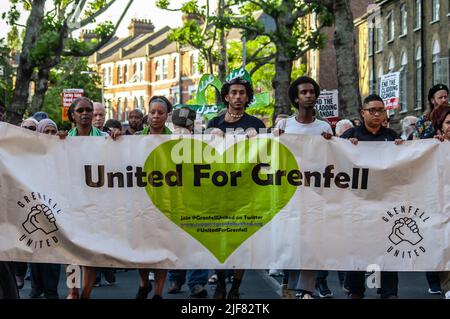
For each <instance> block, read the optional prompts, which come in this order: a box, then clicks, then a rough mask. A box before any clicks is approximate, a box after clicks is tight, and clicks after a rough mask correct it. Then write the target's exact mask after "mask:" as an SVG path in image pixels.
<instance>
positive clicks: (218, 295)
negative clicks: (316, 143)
mask: <svg viewBox="0 0 450 319" xmlns="http://www.w3.org/2000/svg"><path fill="white" fill-rule="evenodd" d="M220 95H221V97H222V101H223V102H224V103H225V105H226V106H227V111H226V112H225V113H223V114H222V115H219V116H216V117H215V118H213V119H212V120H211V121H209V123H208V127H207V128H208V129H212V131H211V133H212V134H219V135H222V136H223V135H224V134H225V133H231V134H241V133H244V132H245V134H246V135H247V136H248V137H251V136H255V135H256V134H257V133H258V131H259V130H260V129H264V128H265V126H264V123H263V121H261V120H260V119H258V118H256V117H254V116H251V115H248V114H247V113H245V109H246V108H247V107H248V105H249V104H250V102H251V101H252V100H253V88H252V86H251V84H250V83H249V82H248V81H246V80H244V79H242V78H235V79H233V80H230V81H229V82H226V83H225V84H224V85H223V87H222V90H221V92H220ZM244 271H245V270H244V269H235V270H234V274H233V283H232V285H231V289H230V291H229V293H228V295H227V291H226V283H225V270H223V269H221V270H217V271H216V272H217V278H218V280H217V286H216V290H215V292H214V297H213V298H214V299H225V297H227V298H228V299H239V287H240V285H241V281H242V277H243V276H244Z"/></svg>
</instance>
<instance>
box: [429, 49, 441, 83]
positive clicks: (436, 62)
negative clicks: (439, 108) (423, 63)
mask: <svg viewBox="0 0 450 319" xmlns="http://www.w3.org/2000/svg"><path fill="white" fill-rule="evenodd" d="M431 57H432V58H431V65H432V70H433V85H435V84H438V83H440V82H441V46H440V45H439V41H438V40H434V42H433V49H432V54H431Z"/></svg>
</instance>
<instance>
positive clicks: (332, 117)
mask: <svg viewBox="0 0 450 319" xmlns="http://www.w3.org/2000/svg"><path fill="white" fill-rule="evenodd" d="M316 111H317V113H318V115H319V116H320V117H322V118H325V119H327V120H328V121H329V122H330V124H331V126H333V127H334V126H335V125H336V123H337V121H339V100H338V91H337V90H331V91H322V92H320V95H319V98H318V99H317V102H316Z"/></svg>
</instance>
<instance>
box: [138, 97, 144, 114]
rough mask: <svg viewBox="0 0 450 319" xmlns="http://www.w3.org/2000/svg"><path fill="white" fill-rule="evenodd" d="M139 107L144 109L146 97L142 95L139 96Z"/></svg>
mask: <svg viewBox="0 0 450 319" xmlns="http://www.w3.org/2000/svg"><path fill="white" fill-rule="evenodd" d="M139 108H140V109H141V110H144V97H143V96H142V95H141V96H140V97H139Z"/></svg>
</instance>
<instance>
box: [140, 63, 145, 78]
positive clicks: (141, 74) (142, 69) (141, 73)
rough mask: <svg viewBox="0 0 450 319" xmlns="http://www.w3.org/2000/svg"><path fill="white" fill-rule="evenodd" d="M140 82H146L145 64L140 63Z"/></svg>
mask: <svg viewBox="0 0 450 319" xmlns="http://www.w3.org/2000/svg"><path fill="white" fill-rule="evenodd" d="M139 81H144V62H142V61H141V62H139Z"/></svg>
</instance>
